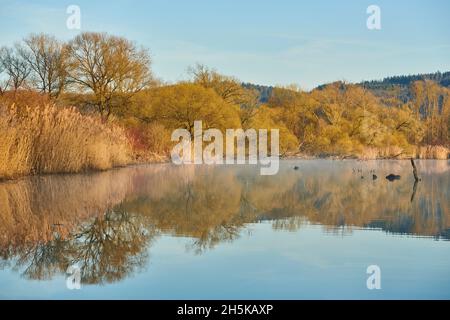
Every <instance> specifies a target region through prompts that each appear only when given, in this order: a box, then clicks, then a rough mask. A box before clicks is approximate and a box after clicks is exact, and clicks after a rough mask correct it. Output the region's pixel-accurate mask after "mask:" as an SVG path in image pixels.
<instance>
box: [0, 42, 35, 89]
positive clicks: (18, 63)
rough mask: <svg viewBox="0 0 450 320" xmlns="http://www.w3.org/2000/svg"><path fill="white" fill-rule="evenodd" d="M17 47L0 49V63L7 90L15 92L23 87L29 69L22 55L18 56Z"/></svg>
mask: <svg viewBox="0 0 450 320" xmlns="http://www.w3.org/2000/svg"><path fill="white" fill-rule="evenodd" d="M19 50H20V49H19V46H18V45H15V46H14V47H13V48H9V47H2V48H1V49H0V63H1V65H2V67H3V69H4V72H5V73H6V77H7V80H6V82H7V87H6V88H5V90H7V89H12V90H14V92H16V91H17V90H18V89H20V88H23V87H25V85H26V81H27V80H28V78H29V75H30V72H31V68H30V65H29V64H28V63H27V61H26V60H24V59H23V57H22V55H20V54H19Z"/></svg>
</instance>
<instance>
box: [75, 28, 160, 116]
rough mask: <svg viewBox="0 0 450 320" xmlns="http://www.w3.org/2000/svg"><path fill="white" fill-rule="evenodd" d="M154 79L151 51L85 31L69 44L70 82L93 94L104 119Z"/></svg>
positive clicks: (123, 39) (105, 35)
mask: <svg viewBox="0 0 450 320" xmlns="http://www.w3.org/2000/svg"><path fill="white" fill-rule="evenodd" d="M151 79H152V76H151V72H150V57H149V55H148V52H147V51H146V50H145V49H139V48H137V47H136V46H135V45H134V43H133V42H130V41H129V40H127V39H125V38H122V37H116V36H110V35H108V34H106V33H93V32H86V33H82V34H80V35H78V36H77V37H76V38H75V39H73V40H72V41H70V42H69V44H68V80H69V81H70V82H71V83H72V84H74V85H75V86H76V87H77V88H78V89H79V90H82V92H84V93H88V94H92V95H93V97H94V101H93V104H94V106H95V107H96V108H97V110H98V111H99V113H100V115H101V116H102V118H103V119H104V120H107V119H108V118H109V116H110V115H111V112H112V111H113V109H114V108H117V107H119V106H124V105H126V104H127V101H128V99H129V98H130V97H131V96H132V95H133V94H135V93H136V92H138V91H140V90H141V89H143V88H145V87H147V86H148V85H149V84H150V83H151Z"/></svg>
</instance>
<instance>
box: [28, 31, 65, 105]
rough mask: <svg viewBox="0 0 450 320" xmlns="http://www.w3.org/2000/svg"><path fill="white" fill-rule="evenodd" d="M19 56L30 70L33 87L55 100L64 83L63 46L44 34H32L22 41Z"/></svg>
mask: <svg viewBox="0 0 450 320" xmlns="http://www.w3.org/2000/svg"><path fill="white" fill-rule="evenodd" d="M24 43H25V45H24V46H22V47H20V54H21V55H22V57H23V59H24V60H25V61H27V62H28V64H29V66H30V68H31V69H32V74H31V80H32V81H33V84H34V85H35V87H36V88H37V89H38V90H40V91H41V92H43V93H47V94H49V95H50V96H51V97H54V98H57V97H58V96H59V95H60V93H61V92H62V91H63V89H64V86H65V83H66V50H65V45H64V44H63V43H62V42H60V41H58V40H57V39H56V38H55V37H53V36H50V35H46V34H32V35H30V36H28V37H27V38H25V39H24Z"/></svg>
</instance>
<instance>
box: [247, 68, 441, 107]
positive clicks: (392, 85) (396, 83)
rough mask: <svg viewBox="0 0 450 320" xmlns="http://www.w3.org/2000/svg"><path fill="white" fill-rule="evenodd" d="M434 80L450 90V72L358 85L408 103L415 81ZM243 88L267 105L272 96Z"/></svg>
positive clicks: (263, 89)
mask: <svg viewBox="0 0 450 320" xmlns="http://www.w3.org/2000/svg"><path fill="white" fill-rule="evenodd" d="M420 80H433V81H435V82H437V83H438V84H440V85H441V86H443V87H448V88H450V71H449V72H443V73H442V72H435V73H425V74H415V75H407V76H393V77H387V78H384V79H383V80H371V81H363V82H360V83H358V85H360V86H363V87H365V88H366V89H368V90H370V91H372V92H373V93H374V94H375V95H376V96H379V97H392V96H396V97H398V98H399V99H400V100H403V101H407V100H408V98H410V91H409V86H410V84H411V83H412V82H414V81H420ZM327 85H328V84H323V85H320V86H318V87H317V88H316V89H319V90H320V89H323V88H325V87H326V86H327ZM242 86H243V87H244V88H247V89H252V90H256V91H257V92H258V93H259V97H260V98H259V101H260V102H261V103H266V102H267V101H269V98H270V96H271V94H272V91H273V87H272V86H263V85H256V84H252V83H243V84H242Z"/></svg>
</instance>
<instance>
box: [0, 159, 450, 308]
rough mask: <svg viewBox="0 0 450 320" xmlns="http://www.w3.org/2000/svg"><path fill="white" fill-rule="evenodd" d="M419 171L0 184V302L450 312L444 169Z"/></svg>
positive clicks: (309, 168) (147, 173)
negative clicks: (377, 283)
mask: <svg viewBox="0 0 450 320" xmlns="http://www.w3.org/2000/svg"><path fill="white" fill-rule="evenodd" d="M417 165H418V169H419V173H420V175H421V177H422V181H421V182H420V183H418V184H417V185H414V179H413V177H412V170H411V166H410V164H409V162H408V161H368V162H358V161H325V160H323V161H321V160H318V161H282V163H281V167H280V172H279V173H278V174H277V175H275V176H260V175H259V168H257V167H254V166H217V167H208V166H185V167H177V166H173V165H170V164H163V165H148V166H139V167H129V168H124V169H118V170H112V171H108V172H103V173H95V174H84V175H65V176H41V177H33V178H25V179H21V180H18V181H12V182H4V183H0V298H4V299H5V298H6V299H14V298H39V299H40V298H43V299H47V298H49V299H99V298H100V299H105V298H113V299H116V298H117V299H120V298H126V299H128V298H129V299H215V298H218V299H309V298H319V299H320V298H325V299H347V298H349V299H380V298H387V299H391V298H397V299H398V298H399V299H408V298H438V299H449V298H450V241H448V240H450V201H449V199H450V188H449V186H450V163H449V161H418V162H417ZM294 166H298V167H299V170H294V169H293V167H294ZM359 170H361V171H362V172H359ZM371 170H375V174H376V175H377V176H378V179H377V180H373V179H372V172H371ZM389 173H395V174H400V175H401V176H402V178H401V180H397V181H394V182H389V181H387V180H386V179H385V178H384V177H385V176H386V175H388V174H389ZM361 176H363V178H362V177H361ZM369 265H378V266H379V267H380V268H381V287H382V288H381V289H380V290H368V289H367V286H366V281H367V278H368V277H369V275H368V274H367V273H366V269H367V267H368V266H369ZM69 266H77V267H78V268H79V270H80V276H81V289H79V290H69V289H68V288H67V285H66V282H67V281H66V280H67V277H68V275H67V274H66V271H67V269H68V268H69Z"/></svg>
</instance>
